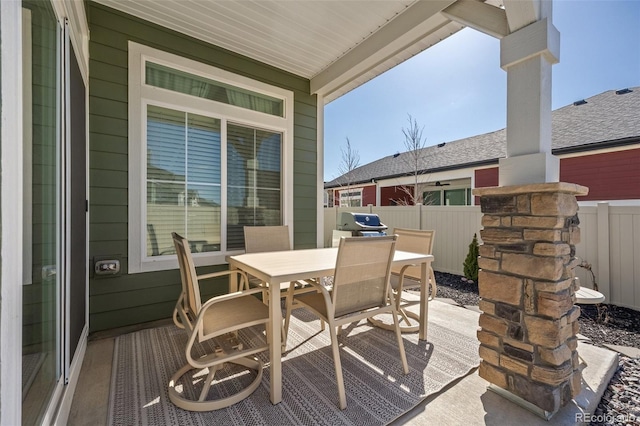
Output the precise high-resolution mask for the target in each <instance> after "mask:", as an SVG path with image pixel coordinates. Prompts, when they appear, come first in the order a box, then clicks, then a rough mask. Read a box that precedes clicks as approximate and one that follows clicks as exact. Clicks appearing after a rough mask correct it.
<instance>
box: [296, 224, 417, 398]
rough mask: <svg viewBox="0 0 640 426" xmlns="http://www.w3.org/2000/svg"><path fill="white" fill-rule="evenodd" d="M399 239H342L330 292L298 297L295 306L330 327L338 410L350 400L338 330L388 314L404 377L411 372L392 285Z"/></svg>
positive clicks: (319, 291) (327, 290) (390, 237)
mask: <svg viewBox="0 0 640 426" xmlns="http://www.w3.org/2000/svg"><path fill="white" fill-rule="evenodd" d="M395 244H396V237H395V236H388V237H375V238H372V237H352V238H344V237H343V238H341V239H340V245H339V246H338V256H337V260H336V268H335V273H334V277H333V287H332V288H331V289H330V290H329V289H328V288H327V287H324V286H323V285H321V284H318V283H313V284H312V285H313V286H314V287H315V288H316V289H317V290H318V291H317V292H316V293H306V294H302V295H298V296H295V297H294V299H295V301H296V302H298V303H300V304H302V305H303V306H304V307H305V308H307V309H308V310H309V311H311V312H312V313H313V314H315V315H316V316H317V317H318V318H320V319H321V320H323V321H326V322H327V323H328V324H329V333H330V335H331V347H332V350H333V362H334V365H335V370H336V371H335V373H336V383H337V385H338V396H339V407H340V409H343V410H344V409H345V408H346V407H347V398H346V394H345V388H344V380H343V377H342V364H341V362H340V349H339V346H338V330H337V329H338V328H340V327H342V326H343V325H345V324H350V323H353V322H357V321H360V320H362V319H365V318H369V317H371V316H373V315H376V314H380V313H386V312H389V313H391V314H392V317H393V319H394V324H395V332H396V338H397V340H398V348H399V350H400V358H401V360H402V367H403V371H404V374H407V373H408V372H409V366H408V364H407V358H406V355H405V351H404V342H403V340H402V335H401V333H400V325H399V321H398V314H397V311H396V304H395V303H393V293H392V291H391V286H390V284H389V276H390V272H391V262H392V261H393V255H394V252H395ZM291 309H292V301H290V300H288V303H287V317H288V316H290V315H291Z"/></svg>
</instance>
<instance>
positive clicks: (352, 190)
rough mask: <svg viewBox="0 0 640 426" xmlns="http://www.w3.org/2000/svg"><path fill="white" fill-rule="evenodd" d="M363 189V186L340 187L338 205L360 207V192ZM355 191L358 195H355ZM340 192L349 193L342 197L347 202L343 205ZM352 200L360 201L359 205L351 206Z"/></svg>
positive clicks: (361, 192)
mask: <svg viewBox="0 0 640 426" xmlns="http://www.w3.org/2000/svg"><path fill="white" fill-rule="evenodd" d="M363 192H364V190H363V188H361V187H359V188H351V189H341V190H339V191H338V199H339V200H340V201H339V202H340V207H362V194H363ZM356 193H358V195H355V194H356ZM342 194H351V195H346V196H345V197H344V199H345V200H346V201H347V202H348V204H347V205H343V204H342V198H343V197H342ZM353 200H358V201H360V205H359V206H351V205H350V204H351V201H353Z"/></svg>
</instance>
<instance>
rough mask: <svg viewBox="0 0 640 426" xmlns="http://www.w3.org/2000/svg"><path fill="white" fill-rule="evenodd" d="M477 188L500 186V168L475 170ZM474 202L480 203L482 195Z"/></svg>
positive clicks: (477, 204)
mask: <svg viewBox="0 0 640 426" xmlns="http://www.w3.org/2000/svg"><path fill="white" fill-rule="evenodd" d="M475 174H476V176H475V188H486V187H488V186H498V181H499V174H498V168H497V167H492V168H490V169H478V170H475ZM474 204H475V205H476V206H479V205H480V197H475V202H474Z"/></svg>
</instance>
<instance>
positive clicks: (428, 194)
mask: <svg viewBox="0 0 640 426" xmlns="http://www.w3.org/2000/svg"><path fill="white" fill-rule="evenodd" d="M422 200H423V201H422V202H423V204H424V205H425V206H442V205H445V206H469V205H471V188H459V189H440V190H435V191H425V192H423V193H422ZM443 200H444V203H443Z"/></svg>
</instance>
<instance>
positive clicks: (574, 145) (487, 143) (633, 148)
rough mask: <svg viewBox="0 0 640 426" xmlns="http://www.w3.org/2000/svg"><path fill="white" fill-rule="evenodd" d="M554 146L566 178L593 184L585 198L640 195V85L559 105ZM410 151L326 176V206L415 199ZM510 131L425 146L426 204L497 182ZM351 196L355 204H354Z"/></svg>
mask: <svg viewBox="0 0 640 426" xmlns="http://www.w3.org/2000/svg"><path fill="white" fill-rule="evenodd" d="M552 123H553V124H552V125H553V127H552V129H553V133H552V134H553V139H552V148H553V150H552V152H553V154H555V155H556V156H558V157H560V180H561V181H562V182H571V183H577V184H580V185H584V186H587V187H589V195H587V196H585V197H578V200H579V201H580V200H582V201H584V200H600V201H605V200H629V199H640V167H638V165H640V87H632V88H629V89H622V90H611V91H607V92H604V93H601V94H599V95H596V96H593V97H591V98H587V99H585V100H581V101H577V102H574V103H573V104H571V105H568V106H565V107H562V108H559V109H557V110H555V111H553V112H552ZM407 155H408V154H407V153H400V154H394V155H390V156H388V157H384V158H381V159H380V160H376V161H374V162H372V163H369V164H366V165H363V166H360V167H358V168H357V169H355V170H354V171H353V172H352V175H351V182H350V185H349V186H348V187H347V185H346V184H345V183H344V182H345V179H344V177H343V176H340V177H338V178H336V179H334V180H332V181H330V182H326V183H325V190H326V192H327V199H328V203H327V206H329V207H331V206H333V205H341V206H349V205H351V206H366V205H368V204H373V205H374V206H389V205H394V204H407V203H408V204H410V198H408V197H407V192H412V191H413V186H414V185H413V184H412V182H415V178H414V176H413V175H412V173H413V170H412V168H411V166H410V165H409V164H408V163H407V162H405V161H404V160H403V157H405V156H407ZM505 155H506V130H505V129H502V130H498V131H495V132H491V133H485V134H483V135H478V136H472V137H470V138H465V139H460V140H457V141H453V142H447V143H442V144H439V145H435V146H431V147H427V148H424V153H423V154H420V157H421V158H424V164H423V165H422V166H421V167H420V177H419V193H421V194H422V196H423V201H424V203H423V204H430V205H473V204H477V200H475V199H474V197H472V196H471V189H473V188H481V187H487V186H498V159H499V158H503V157H505ZM349 201H350V203H349Z"/></svg>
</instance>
